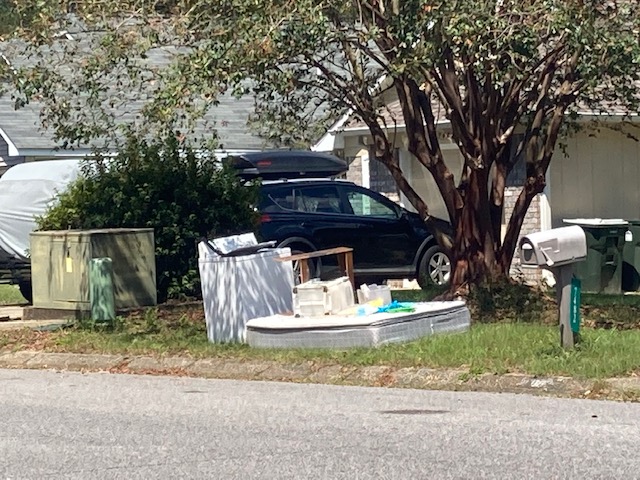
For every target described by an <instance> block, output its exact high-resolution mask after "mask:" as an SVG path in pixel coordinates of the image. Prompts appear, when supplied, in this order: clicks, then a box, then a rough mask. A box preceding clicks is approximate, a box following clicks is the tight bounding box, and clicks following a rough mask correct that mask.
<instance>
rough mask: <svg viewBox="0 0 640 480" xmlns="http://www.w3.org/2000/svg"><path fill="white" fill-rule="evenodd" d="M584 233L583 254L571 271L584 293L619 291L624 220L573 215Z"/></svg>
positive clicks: (573, 220)
mask: <svg viewBox="0 0 640 480" xmlns="http://www.w3.org/2000/svg"><path fill="white" fill-rule="evenodd" d="M564 223H568V224H571V225H579V226H580V227H582V229H583V230H584V233H585V235H586V237H587V258H586V260H585V261H583V262H578V263H576V264H575V275H576V277H577V278H579V279H580V280H581V282H582V291H583V292H588V293H612V294H616V293H617V294H621V293H622V263H623V262H622V256H623V250H624V244H625V241H624V240H625V234H626V232H627V229H628V225H629V224H628V222H627V221H626V220H622V219H601V218H576V219H565V220H564Z"/></svg>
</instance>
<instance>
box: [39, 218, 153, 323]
mask: <svg viewBox="0 0 640 480" xmlns="http://www.w3.org/2000/svg"><path fill="white" fill-rule="evenodd" d="M96 258H110V259H111V261H112V265H113V267H112V268H113V274H112V275H113V291H114V297H115V298H114V300H115V308H118V309H121V308H129V307H143V306H152V305H156V304H157V293H156V258H155V242H154V234H153V229H151V228H115V229H111V228H109V229H96V230H62V231H42V232H33V233H32V234H31V272H32V273H31V277H32V282H33V306H34V308H39V309H58V310H67V311H75V312H89V311H90V310H91V306H90V282H89V273H90V263H91V260H92V259H96Z"/></svg>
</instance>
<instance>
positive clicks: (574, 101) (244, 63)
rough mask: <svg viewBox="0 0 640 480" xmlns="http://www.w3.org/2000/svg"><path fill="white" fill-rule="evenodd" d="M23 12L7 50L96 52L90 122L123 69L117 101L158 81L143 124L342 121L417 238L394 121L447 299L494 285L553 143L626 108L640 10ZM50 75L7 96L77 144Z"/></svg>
mask: <svg viewBox="0 0 640 480" xmlns="http://www.w3.org/2000/svg"><path fill="white" fill-rule="evenodd" d="M38 5H39V7H38V8H39V11H38V12H37V15H36V18H37V21H35V22H32V25H30V26H29V27H28V28H25V29H23V30H21V32H20V36H21V37H22V38H28V39H30V41H31V42H33V44H37V45H41V46H40V47H39V48H40V50H41V51H42V49H43V48H45V45H46V48H48V49H51V48H56V49H58V50H60V51H63V50H64V51H67V50H69V51H71V52H73V49H74V48H77V47H76V46H71V47H69V43H68V42H67V43H65V42H60V41H58V42H56V41H55V40H52V38H53V37H52V35H51V32H52V28H54V30H55V31H58V32H59V31H60V30H61V29H63V28H68V26H69V25H72V26H74V28H75V29H76V30H77V35H78V36H81V37H82V38H83V39H85V40H87V41H88V42H89V43H90V44H92V45H94V47H92V48H90V49H87V51H86V52H85V54H88V58H87V57H86V56H85V57H78V56H73V57H72V58H75V59H76V60H77V61H80V60H78V59H80V58H82V59H83V60H81V65H79V67H78V68H79V69H78V70H77V71H78V72H79V75H81V76H82V78H83V79H84V83H78V82H77V81H76V80H74V81H73V82H72V83H73V85H71V90H72V91H73V93H74V95H73V98H79V96H78V95H77V94H78V93H84V94H85V96H84V100H83V101H86V100H87V98H89V100H91V102H92V110H91V111H95V110H100V109H101V108H103V107H104V105H105V102H106V103H108V101H109V100H108V99H113V97H114V96H113V91H112V89H111V90H110V88H112V87H106V86H105V85H104V82H105V79H106V78H108V76H105V74H107V73H108V75H111V79H110V80H109V83H110V85H112V84H113V75H115V74H114V72H117V71H122V72H123V77H122V78H126V80H122V84H123V85H127V89H128V91H129V90H131V91H133V90H140V89H144V88H148V87H149V85H148V84H149V80H150V79H151V78H153V79H154V81H155V83H154V84H153V85H154V86H153V88H152V90H153V95H152V96H151V97H150V100H149V102H147V103H146V104H145V107H144V113H145V114H146V116H147V119H148V123H147V124H150V123H152V121H153V120H158V121H160V122H161V123H162V122H167V121H171V122H174V121H176V120H180V119H181V118H182V117H180V115H179V114H183V113H184V112H185V111H188V112H189V113H197V111H198V109H200V111H202V110H206V109H207V108H209V107H210V106H211V105H214V104H215V99H216V98H217V96H218V95H219V93H220V92H221V91H224V90H226V89H233V90H234V91H235V92H236V93H237V94H246V93H252V94H255V95H256V96H257V103H258V105H257V106H258V111H259V112H261V114H262V115H263V118H264V119H265V122H264V123H263V124H262V129H263V134H266V135H272V134H275V135H277V134H278V132H279V131H284V132H289V135H290V136H292V137H296V135H292V134H291V132H309V131H311V128H312V126H314V125H317V124H318V122H320V123H322V122H323V121H326V120H327V119H328V118H336V116H338V115H340V114H344V113H349V114H351V115H352V117H353V118H357V119H359V120H361V121H362V122H364V123H365V124H366V126H367V127H368V128H369V130H370V132H371V136H372V138H373V140H374V143H375V157H376V159H377V160H379V161H381V162H382V163H384V164H385V165H386V167H387V168H388V169H389V171H390V172H391V174H392V176H393V178H394V179H395V181H396V183H397V184H398V186H399V188H400V189H401V191H402V192H403V193H404V194H405V196H406V197H407V199H408V200H409V201H410V202H411V204H412V205H413V206H414V207H415V209H416V210H417V211H418V212H419V213H420V215H421V216H422V217H423V218H424V219H425V221H426V222H428V223H430V222H431V216H430V210H429V205H427V204H426V203H425V201H424V199H423V198H421V197H420V195H419V194H418V193H417V191H416V189H415V186H414V185H411V184H410V183H409V182H408V180H407V177H406V175H405V172H403V171H402V170H401V168H400V165H399V163H398V159H397V158H396V156H395V155H394V149H395V145H394V141H395V140H394V133H395V131H396V129H397V128H398V126H399V125H398V124H401V123H402V124H404V128H405V129H406V133H407V136H408V143H409V150H410V152H411V153H412V154H413V155H414V157H415V159H416V160H417V162H418V163H419V164H420V165H422V166H423V167H424V168H425V169H426V170H427V171H429V172H430V174H431V175H432V176H433V178H434V179H435V182H436V184H437V187H438V189H439V191H440V193H441V194H442V197H443V199H444V203H445V205H446V209H447V212H448V215H449V217H450V220H451V222H452V224H453V226H454V232H455V234H454V235H453V236H452V237H448V236H446V235H444V233H443V232H440V233H439V235H438V239H439V242H440V243H441V244H442V245H443V246H444V247H445V248H447V249H449V251H450V252H451V254H452V257H453V260H454V278H453V287H454V288H457V287H458V286H460V285H463V284H465V283H469V282H477V281H480V280H482V279H484V278H487V277H489V278H495V277H500V276H504V275H506V274H507V273H508V270H509V266H510V264H511V260H512V257H513V254H514V250H515V246H516V241H517V238H518V235H519V232H520V229H521V227H522V223H523V220H524V215H525V213H526V211H527V209H528V207H529V205H530V203H531V201H532V200H533V198H534V197H535V196H536V195H537V194H538V193H540V192H542V191H543V189H544V186H545V175H546V172H547V169H548V167H549V163H550V161H551V158H552V156H553V152H554V151H555V149H556V147H557V145H558V139H559V137H561V135H562V134H563V129H566V128H567V127H568V126H569V125H570V123H571V122H572V121H573V120H575V118H576V114H577V113H578V112H589V113H592V114H596V115H597V114H601V113H605V114H606V113H609V112H611V111H612V110H615V111H617V112H619V113H628V112H637V110H638V75H639V72H640V69H639V68H638V67H639V63H640V48H639V45H638V38H639V33H640V3H639V2H636V1H634V0H526V1H522V0H465V1H458V0H347V1H344V0H340V1H338V0H326V1H322V2H319V1H317V0H297V1H295V2H293V1H291V0H264V1H255V0H220V1H218V2H215V3H211V2H206V1H204V0H182V1H179V0H175V1H162V2H161V1H156V2H153V1H151V2H149V1H135V0H129V1H124V2H123V1H116V0H87V1H83V2H65V1H62V2H58V1H56V2H53V1H47V0H42V1H41V2H38ZM30 14H33V12H30ZM63 44H64V45H63ZM74 45H75V44H74ZM158 48H162V49H163V52H167V51H170V52H171V62H170V63H169V65H167V66H166V68H164V69H162V70H161V71H160V70H154V69H153V68H151V67H149V65H148V64H145V58H149V57H148V55H149V52H152V51H154V49H156V50H157V49H158ZM58 50H56V51H58ZM47 51H48V50H47ZM61 58H64V59H65V62H68V61H69V57H68V56H66V55H61ZM50 67H51V65H50V62H49V64H48V65H42V64H41V65H39V66H38V68H36V69H31V70H28V71H25V72H23V75H21V78H22V79H23V81H22V83H21V92H22V97H21V98H22V101H29V99H31V98H33V97H34V95H40V97H39V98H40V99H43V100H45V103H46V105H47V108H48V109H49V110H47V111H46V114H45V118H46V119H47V120H48V121H49V122H51V123H52V125H53V126H55V127H57V128H58V131H59V132H61V133H62V136H63V137H66V138H70V137H71V138H73V137H74V134H76V133H77V132H78V131H80V130H82V129H78V117H77V116H74V115H71V114H69V111H70V106H71V105H72V103H64V105H63V106H61V103H63V102H61V101H59V100H58V97H57V96H56V88H59V86H60V85H61V84H63V82H62V81H61V78H62V77H64V75H59V74H58V75H53V74H52V73H51V71H52V69H51V68H50ZM125 73H126V75H125ZM25 78H26V80H24V79H25ZM134 87H135V88H134ZM66 88H69V84H67V85H66ZM390 94H392V95H393V96H394V97H397V98H398V100H399V102H400V106H401V108H402V112H403V119H399V120H398V121H397V124H389V123H388V116H387V117H385V104H384V102H383V98H388V96H389V95H390ZM80 97H82V95H80ZM65 102H66V100H65ZM69 102H72V101H71V100H69ZM385 118H386V119H387V120H386V122H387V123H386V124H385ZM442 120H446V122H447V125H446V126H444V127H443V124H442ZM101 121H102V120H101ZM70 124H71V125H72V128H70V129H69V128H68V125H70ZM88 124H89V123H88V122H87V123H82V124H81V125H82V126H86V125H88ZM449 126H450V127H449ZM442 128H450V129H451V132H452V136H453V140H454V141H455V143H456V144H457V146H458V147H459V150H460V154H461V155H462V157H463V159H464V166H463V171H462V174H461V176H460V178H457V177H454V174H453V172H452V170H451V168H450V166H449V165H447V164H446V162H445V158H444V155H443V152H442V148H441V144H440V142H441V140H440V137H439V135H438V131H439V130H440V129H442ZM516 131H520V132H521V133H523V136H522V137H518V138H522V140H521V141H519V143H518V145H516V147H517V150H518V152H524V154H525V155H526V162H527V167H526V172H527V173H526V181H525V185H524V188H523V189H522V191H521V193H520V195H519V197H518V199H517V202H516V205H515V209H514V211H513V214H512V215H511V218H510V219H509V221H508V227H507V232H506V236H505V237H504V240H503V238H502V236H501V231H500V230H501V221H502V216H503V206H504V189H505V182H506V178H507V176H508V175H509V173H510V172H511V171H512V169H513V167H514V165H513V156H512V155H510V151H511V148H512V143H513V141H514V140H513V139H514V132H516ZM90 134H91V132H84V133H83V134H82V135H75V140H79V139H84V138H86V136H87V135H90ZM302 136H303V135H302ZM302 136H300V135H298V137H297V138H302ZM434 226H435V225H434Z"/></svg>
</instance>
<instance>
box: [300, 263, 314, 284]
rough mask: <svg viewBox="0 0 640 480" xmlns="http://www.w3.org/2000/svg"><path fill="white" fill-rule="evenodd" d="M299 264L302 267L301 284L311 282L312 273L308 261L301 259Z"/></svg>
mask: <svg viewBox="0 0 640 480" xmlns="http://www.w3.org/2000/svg"><path fill="white" fill-rule="evenodd" d="M298 262H299V265H300V282H301V283H304V282H308V281H309V280H311V279H310V278H309V277H311V272H309V263H307V262H308V260H307V259H306V258H301V259H300V260H298Z"/></svg>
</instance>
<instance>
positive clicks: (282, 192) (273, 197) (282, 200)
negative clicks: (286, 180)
mask: <svg viewBox="0 0 640 480" xmlns="http://www.w3.org/2000/svg"><path fill="white" fill-rule="evenodd" d="M295 203H296V202H295V197H294V192H293V187H291V186H288V185H287V186H283V187H279V188H274V189H269V193H267V194H266V195H265V198H264V199H263V202H262V205H261V206H260V210H261V211H262V212H264V213H273V212H279V211H281V210H295V208H294V206H295Z"/></svg>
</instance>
